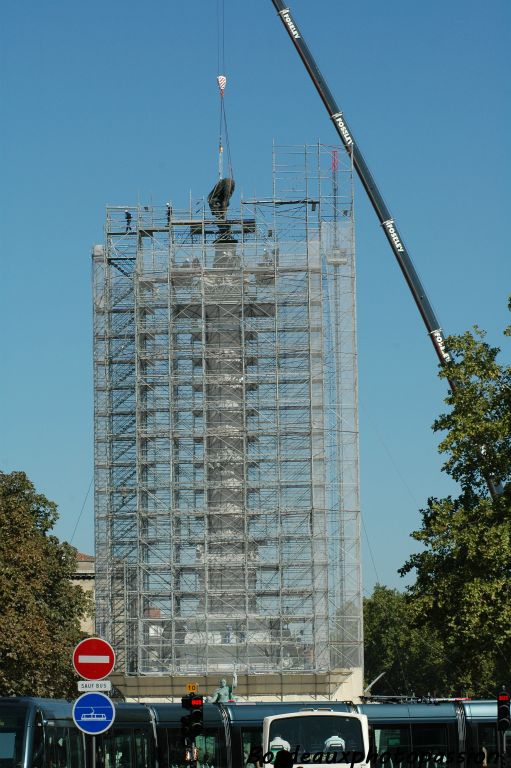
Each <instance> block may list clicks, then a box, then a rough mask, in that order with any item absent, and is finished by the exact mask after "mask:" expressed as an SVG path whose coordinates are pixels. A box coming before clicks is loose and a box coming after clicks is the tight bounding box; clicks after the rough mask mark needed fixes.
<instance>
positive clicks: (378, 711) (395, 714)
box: [358, 701, 457, 723]
mask: <svg viewBox="0 0 511 768" xmlns="http://www.w3.org/2000/svg"><path fill="white" fill-rule="evenodd" d="M358 710H359V712H361V713H362V714H363V715H367V717H368V718H369V722H376V721H381V722H386V723H392V722H400V721H403V720H407V721H410V722H419V723H428V722H431V721H435V722H448V721H450V720H452V721H454V720H456V716H457V715H456V704H455V703H454V702H451V701H448V702H442V703H441V704H433V703H431V704H429V703H410V704H406V703H403V704H361V705H359V707H358Z"/></svg>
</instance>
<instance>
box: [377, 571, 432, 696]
mask: <svg viewBox="0 0 511 768" xmlns="http://www.w3.org/2000/svg"><path fill="white" fill-rule="evenodd" d="M413 618H414V617H413V614H412V613H411V611H410V607H409V605H408V599H407V596H406V595H405V594H404V593H403V592H399V591H398V590H397V589H390V588H389V587H384V586H382V585H381V584H377V585H376V586H375V588H374V591H373V594H372V595H371V597H369V598H366V599H365V600H364V666H365V680H366V685H369V684H370V683H371V682H372V681H373V680H374V679H375V678H376V677H377V676H378V675H379V674H380V673H381V672H385V675H384V676H383V677H382V678H381V679H380V680H378V682H377V683H375V685H374V687H373V688H372V689H371V693H372V694H375V693H378V694H380V695H410V694H412V693H415V694H416V695H417V696H422V695H427V694H428V693H431V694H432V695H434V694H443V693H444V691H445V687H446V684H447V678H446V670H445V660H444V649H443V643H442V640H441V638H440V636H439V633H438V632H436V631H435V630H433V629H430V630H428V631H426V632H425V631H424V630H423V628H418V627H416V626H415V625H414V623H413Z"/></svg>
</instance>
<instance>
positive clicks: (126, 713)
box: [0, 696, 151, 724]
mask: <svg viewBox="0 0 511 768" xmlns="http://www.w3.org/2000/svg"><path fill="white" fill-rule="evenodd" d="M5 705H7V706H12V707H22V708H25V709H27V710H36V709H37V710H39V711H40V712H41V713H42V715H43V717H44V719H45V720H46V721H48V720H71V719H72V712H73V702H71V701H66V700H65V699H45V698H39V697H35V696H20V697H14V696H9V697H3V698H0V707H3V706H5ZM115 720H116V722H118V723H119V722H121V723H125V724H129V723H149V722H150V721H151V714H150V712H149V710H148V709H147V707H144V706H140V704H125V703H124V702H119V703H117V702H116V703H115Z"/></svg>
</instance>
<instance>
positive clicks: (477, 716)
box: [463, 699, 497, 721]
mask: <svg viewBox="0 0 511 768" xmlns="http://www.w3.org/2000/svg"><path fill="white" fill-rule="evenodd" d="M463 707H464V709H465V712H466V715H467V717H468V718H469V719H471V720H472V719H473V720H493V721H496V720H497V702H496V700H495V699H493V700H491V699H490V700H489V701H464V702H463Z"/></svg>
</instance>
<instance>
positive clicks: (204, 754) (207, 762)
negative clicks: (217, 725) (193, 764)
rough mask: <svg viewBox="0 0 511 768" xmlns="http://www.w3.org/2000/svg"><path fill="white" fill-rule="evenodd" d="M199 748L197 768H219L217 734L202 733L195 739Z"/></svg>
mask: <svg viewBox="0 0 511 768" xmlns="http://www.w3.org/2000/svg"><path fill="white" fill-rule="evenodd" d="M195 746H196V747H197V768H218V766H219V764H220V756H219V754H218V737H217V735H216V734H215V733H202V734H201V735H200V736H196V737H195Z"/></svg>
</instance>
